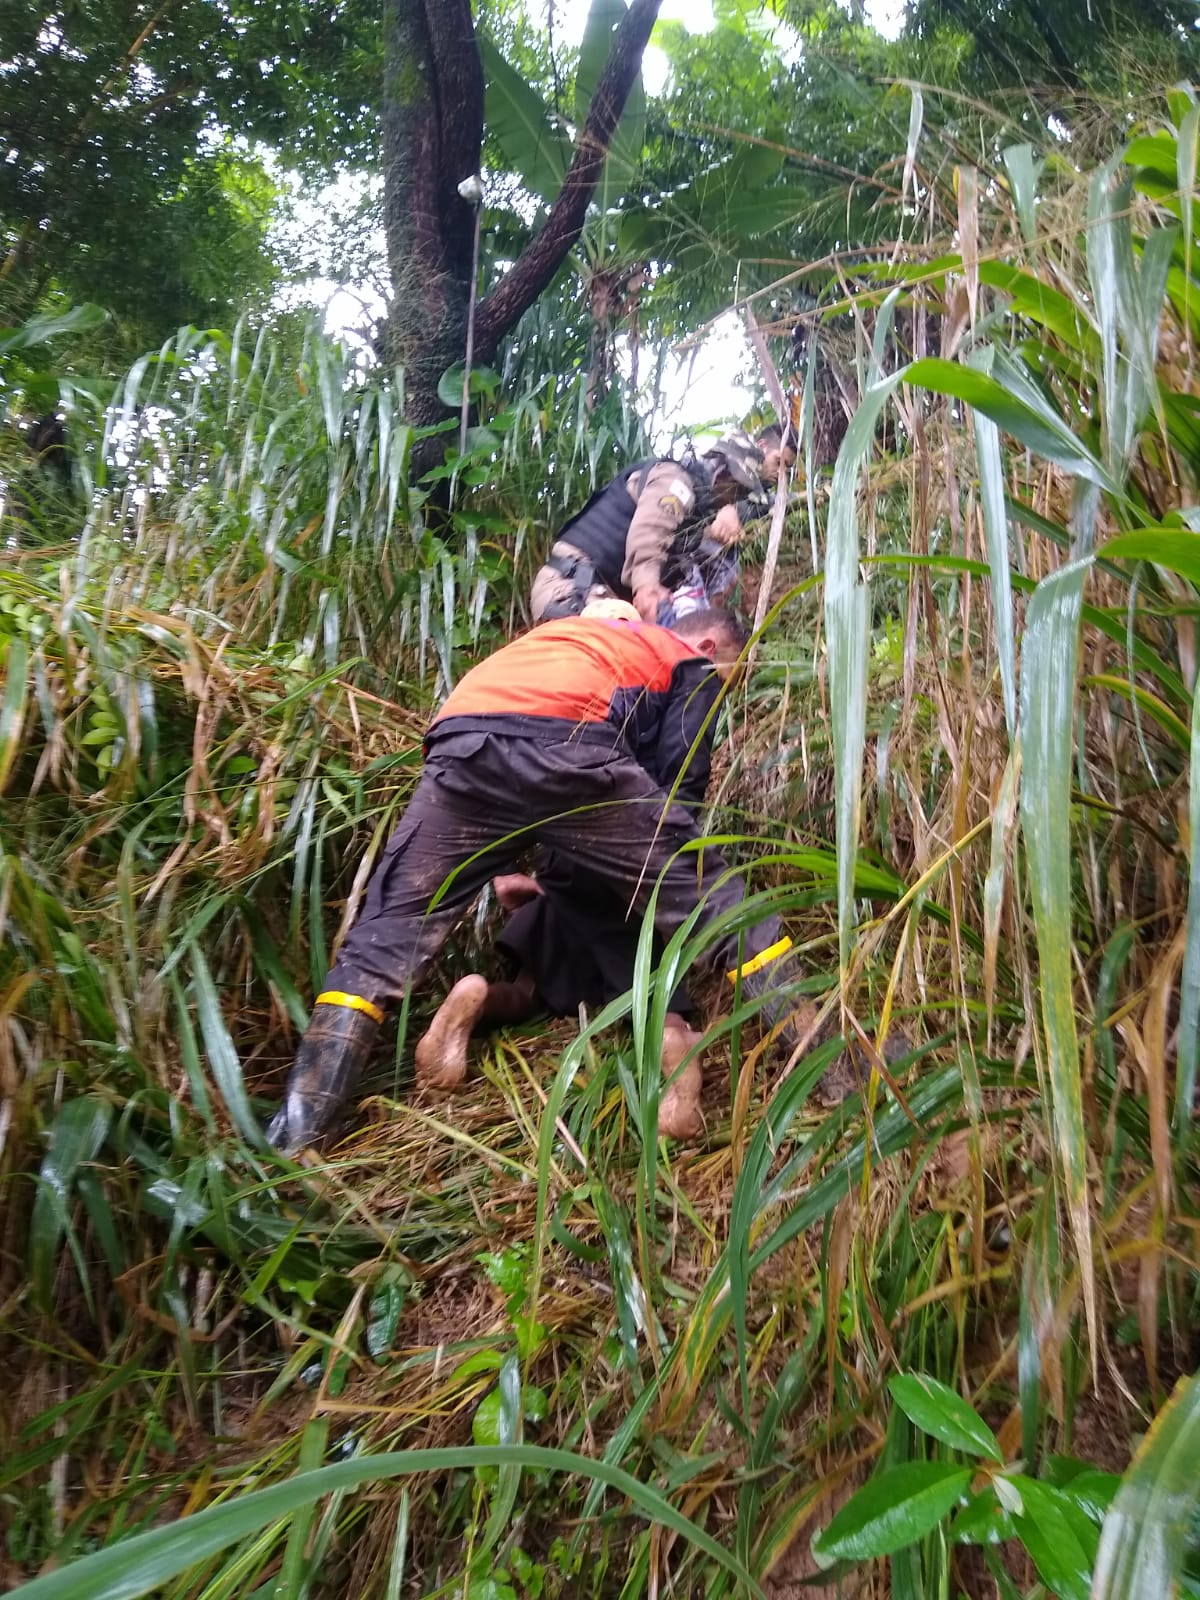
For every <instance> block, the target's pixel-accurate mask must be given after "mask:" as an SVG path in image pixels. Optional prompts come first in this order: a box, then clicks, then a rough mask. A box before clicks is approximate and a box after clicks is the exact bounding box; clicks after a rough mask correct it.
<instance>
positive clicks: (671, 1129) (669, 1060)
mask: <svg viewBox="0 0 1200 1600" xmlns="http://www.w3.org/2000/svg"><path fill="white" fill-rule="evenodd" d="M700 1038H701V1036H700V1034H698V1033H697V1032H696V1031H695V1030H694V1029H693V1028H689V1027H688V1025H687V1023H686V1022H685V1021H684V1019H683V1018H682V1017H680V1016H675V1015H674V1014H670V1013H669V1014H668V1016H667V1020H666V1026H665V1027H664V1028H663V1041H662V1076H663V1082H664V1083H665V1084H666V1085H667V1088H666V1089H665V1090H664V1091H663V1097H662V1099H661V1100H660V1101H659V1103H658V1132H659V1136H660V1137H661V1138H663V1139H696V1138H699V1136H700V1134H701V1133H702V1132H703V1129H704V1118H703V1115H702V1114H701V1111H700V1090H701V1087H702V1085H703V1081H704V1080H703V1074H702V1072H701V1069H700V1061H699V1059H698V1058H696V1057H693V1059H692V1060H691V1061H689V1062H688V1064H687V1066H686V1067H684V1068H683V1070H682V1071H680V1070H679V1067H680V1063H681V1062H682V1061H683V1059H684V1057H685V1056H686V1055H687V1054H688V1052H689V1051H690V1050H693V1049H694V1048H695V1047H696V1045H698V1044H699V1043H700Z"/></svg>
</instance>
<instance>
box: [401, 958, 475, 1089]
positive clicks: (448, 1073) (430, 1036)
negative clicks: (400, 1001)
mask: <svg viewBox="0 0 1200 1600" xmlns="http://www.w3.org/2000/svg"><path fill="white" fill-rule="evenodd" d="M487 998H488V982H487V979H486V978H483V977H481V976H480V975H479V973H477V972H471V973H468V974H467V976H466V977H465V978H460V979H459V980H458V982H457V983H456V984H455V985H454V987H453V989H451V991H450V993H449V994H448V995H447V996H446V998H445V999H444V1000H443V1001H442V1003H441V1005H440V1006H439V1007H438V1010H437V1014H436V1016H435V1017H434V1019H433V1021H432V1022H431V1023H430V1025H429V1028H428V1030H427V1032H426V1033H425V1034H424V1035H423V1036H422V1038H421V1040H420V1042H419V1043H418V1045H417V1050H416V1065H417V1084H418V1087H420V1088H422V1089H442V1090H446V1089H457V1088H458V1086H459V1084H460V1083H462V1081H463V1079H464V1078H465V1077H466V1075H467V1046H468V1045H469V1044H470V1042H471V1035H472V1033H473V1032H474V1031H475V1029H476V1028H477V1027H478V1025H479V1023H480V1020H481V1019H482V1017H483V1013H484V1009H485V1007H486V1006H487Z"/></svg>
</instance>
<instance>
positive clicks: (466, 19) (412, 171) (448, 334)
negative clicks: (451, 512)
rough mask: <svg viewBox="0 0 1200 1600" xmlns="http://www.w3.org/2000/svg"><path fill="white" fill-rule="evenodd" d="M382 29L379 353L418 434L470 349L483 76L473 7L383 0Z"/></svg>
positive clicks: (420, 456) (429, 447) (418, 459)
mask: <svg viewBox="0 0 1200 1600" xmlns="http://www.w3.org/2000/svg"><path fill="white" fill-rule="evenodd" d="M384 26H385V29H386V36H385V40H384V93H383V174H384V223H385V228H386V232H387V249H388V265H389V267H390V268H391V275H392V304H391V307H390V308H389V312H388V319H387V326H386V330H385V335H384V347H385V350H386V353H387V358H388V361H389V362H390V363H391V364H392V365H395V366H400V367H403V368H404V372H405V387H406V407H405V410H406V414H407V416H408V419H409V421H410V422H412V423H414V424H416V425H417V426H418V427H423V426H428V425H429V424H432V423H437V422H441V421H443V420H444V419H445V418H446V417H447V416H448V415H449V414H450V413H449V412H448V411H447V408H446V407H445V406H444V405H443V404H442V402H441V401H440V400H439V399H438V393H437V386H438V380H439V378H440V377H441V375H442V373H443V372H444V371H445V370H446V368H447V367H449V366H452V365H453V364H454V362H455V361H461V360H462V357H463V352H464V348H465V345H466V334H467V303H468V295H469V293H470V282H471V243H472V235H473V230H474V225H475V219H474V213H473V209H472V207H471V206H470V205H468V203H467V202H466V201H465V200H464V199H463V198H462V197H461V196H460V194H459V193H458V185H459V184H460V183H461V182H462V180H463V179H464V178H468V177H470V176H471V175H472V174H473V173H475V172H477V171H478V170H479V152H480V147H481V145H482V143H483V68H482V65H481V63H480V59H479V51H478V48H477V47H476V44H475V28H474V24H473V22H472V20H471V6H470V0H387V4H386V7H385V19H384ZM445 447H446V441H445V440H443V439H442V437H441V436H440V435H438V436H435V437H434V438H431V439H424V440H418V442H417V445H416V447H415V449H414V452H413V469H414V473H415V474H416V475H417V476H419V475H420V474H421V473H422V472H424V471H427V470H428V468H429V467H431V466H433V465H434V464H435V463H437V462H438V461H440V460H441V459H442V455H443V453H444V451H445Z"/></svg>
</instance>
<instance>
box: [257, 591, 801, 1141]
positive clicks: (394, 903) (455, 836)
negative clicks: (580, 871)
mask: <svg viewBox="0 0 1200 1600" xmlns="http://www.w3.org/2000/svg"><path fill="white" fill-rule="evenodd" d="M745 643H746V636H745V632H744V630H743V629H742V627H741V625H740V623H738V622H737V621H736V620H735V619H734V618H732V617H731V616H729V615H728V614H727V613H725V612H721V611H707V612H698V613H695V614H694V615H692V616H689V617H686V618H683V619H681V621H680V622H679V624H678V625H677V627H676V629H674V630H671V631H668V630H667V629H666V628H660V627H657V626H655V625H653V624H647V623H642V622H630V621H618V620H607V619H605V620H591V619H585V618H580V617H574V618H569V619H563V620H561V621H557V622H548V623H545V624H543V626H541V627H539V628H534V629H533V630H532V631H531V632H530V633H527V634H525V635H524V636H523V637H522V638H520V639H517V640H516V641H515V642H514V643H512V644H509V645H506V646H505V647H504V648H503V649H501V650H498V651H497V652H496V653H495V654H494V655H492V656H490V657H488V658H487V659H486V660H485V661H482V662H481V663H480V664H479V665H478V666H476V667H474V668H473V669H472V670H471V671H470V672H468V673H467V674H466V676H465V677H464V678H463V679H462V681H461V682H460V683H459V685H458V687H457V688H456V689H454V690H453V692H452V693H451V694H450V696H449V698H448V699H447V700H446V702H445V704H444V705H443V707H442V709H441V711H440V713H439V714H438V716H437V718H436V719H435V721H434V722H433V724H432V726H431V727H430V729H429V731H428V733H427V735H426V740H425V770H424V772H423V774H422V777H421V780H420V782H419V783H418V785H417V788H416V790H415V791H414V793H413V797H412V800H411V801H410V802H409V805H408V808H407V810H406V811H405V813H404V816H403V818H402V819H401V821H400V823H399V824H398V826H397V828H396V830H395V832H394V833H393V834H392V836H391V838H390V840H389V841H388V844H387V847H386V849H385V851H384V854H383V857H382V859H381V860H380V862H379V863H378V865H377V866H376V868H375V870H374V873H373V874H372V877H371V879H370V881H369V883H368V885H367V892H366V896H365V900H364V904H363V907H362V910H361V912H360V914H359V916H358V919H357V921H356V922H355V923H354V925H353V926H352V928H351V929H350V931H349V933H348V934H347V936H346V938H345V940H344V942H343V944H342V947H341V950H340V952H339V954H338V959H337V963H336V965H335V966H334V968H333V970H332V971H331V972H330V974H329V976H328V978H327V979H326V982H325V986H324V989H323V991H322V993H321V994H320V995H318V996H317V1001H316V1006H315V1009H314V1011H313V1016H312V1020H311V1022H310V1023H309V1026H308V1030H307V1032H306V1033H305V1036H304V1039H303V1041H302V1042H301V1046H300V1050H299V1052H298V1054H297V1057H296V1061H295V1063H294V1065H293V1067H292V1071H291V1075H290V1077H289V1079H288V1086H287V1091H286V1095H285V1099H284V1104H283V1106H282V1107H281V1109H280V1110H279V1112H278V1113H277V1115H276V1117H275V1118H274V1120H273V1121H272V1123H271V1125H270V1127H269V1128H268V1130H267V1136H268V1138H269V1139H270V1141H271V1142H272V1143H273V1144H274V1145H275V1146H276V1147H277V1148H279V1149H281V1150H284V1151H288V1152H294V1151H296V1150H299V1149H301V1148H302V1147H304V1146H305V1145H308V1144H311V1143H313V1142H314V1141H315V1140H319V1139H320V1138H322V1137H323V1136H324V1135H325V1134H326V1133H327V1132H328V1131H329V1130H330V1128H331V1127H332V1126H333V1125H334V1123H335V1122H336V1119H337V1115H338V1111H339V1109H340V1107H341V1105H342V1103H343V1101H344V1100H345V1099H346V1097H347V1096H348V1095H349V1094H350V1093H351V1092H352V1091H353V1089H354V1086H355V1084H356V1083H357V1081H358V1078H359V1075H360V1073H361V1070H362V1067H363V1065H364V1064H365V1061H366V1059H367V1057H368V1055H369V1053H370V1050H371V1047H372V1045H373V1043H374V1040H375V1036H376V1033H377V1031H378V1027H379V1024H380V1023H381V1022H382V1021H383V1019H384V1015H385V1012H386V1009H387V1008H388V1007H389V1006H394V1005H396V1004H398V1003H399V1002H400V1001H401V1000H402V999H403V997H404V995H405V992H406V990H407V989H408V988H409V986H410V985H411V984H413V983H415V982H417V981H419V979H420V977H421V975H422V973H423V972H424V971H425V969H426V968H427V967H428V965H429V963H430V962H431V961H432V959H433V957H434V956H435V955H436V954H437V952H438V950H439V949H440V948H441V945H442V944H443V942H444V941H445V939H446V937H447V936H448V934H449V932H450V930H451V928H452V927H453V925H454V923H455V922H456V921H457V920H458V918H459V917H460V916H461V915H462V913H463V912H464V911H465V910H466V908H467V907H468V906H469V905H470V903H471V901H472V900H473V899H474V898H475V896H476V895H477V894H478V893H479V891H480V890H481V889H482V888H483V886H484V884H485V883H486V882H487V881H488V879H489V878H491V877H493V876H494V875H495V874H496V873H503V872H506V871H511V870H512V868H514V867H515V866H516V865H517V864H518V863H519V861H520V858H521V857H522V855H524V853H525V852H526V851H527V850H528V849H529V848H530V846H532V845H535V844H536V845H538V846H543V847H547V848H549V849H551V850H553V851H554V852H555V853H556V854H557V855H558V856H559V857H561V858H562V859H563V860H565V861H566V862H568V863H576V864H578V865H580V866H581V867H584V868H586V870H587V872H588V873H589V874H591V876H592V877H593V878H595V879H598V880H600V881H601V882H602V883H604V884H605V885H606V886H607V887H608V888H609V889H611V890H612V891H613V892H614V893H615V894H617V895H619V896H621V897H622V898H623V899H624V901H625V902H626V904H628V905H629V906H630V907H632V908H633V910H634V911H636V912H639V913H640V912H642V911H644V910H645V908H646V907H647V905H648V904H649V901H650V897H651V895H652V893H653V892H654V890H655V887H656V885H657V888H658V892H657V898H656V900H655V913H654V921H655V927H656V929H657V931H658V933H659V935H660V936H661V937H662V938H664V939H667V938H669V937H670V936H671V934H672V933H674V932H675V931H676V929H678V928H679V927H680V925H681V924H682V923H683V922H684V920H685V919H686V918H687V917H688V916H689V915H690V913H691V912H693V911H694V910H695V909H696V906H697V904H698V903H699V902H700V901H701V900H703V903H704V912H705V921H706V922H715V921H716V920H717V919H718V918H720V917H721V916H722V914H723V913H726V912H728V911H730V910H731V909H732V908H733V907H734V906H736V904H737V903H738V902H739V901H740V900H741V898H742V892H743V891H742V886H741V883H740V882H739V880H738V879H737V878H736V877H734V876H729V875H726V874H725V870H724V863H723V862H722V861H721V860H720V858H719V857H717V856H716V853H715V852H709V853H708V855H707V857H706V867H708V866H711V868H712V869H713V870H711V872H709V871H706V873H705V876H706V878H708V879H709V880H710V881H709V882H708V884H707V885H706V887H705V888H704V890H703V891H701V890H700V889H699V888H698V883H697V877H698V875H697V862H696V857H695V853H694V848H692V849H689V847H694V846H695V844H696V842H697V840H698V838H699V833H698V830H697V828H696V826H695V824H694V822H693V819H692V816H691V814H690V812H689V809H688V807H689V805H691V806H695V805H697V804H698V803H699V802H700V801H701V800H702V798H703V795H704V790H705V787H706V785H707V782H708V772H709V760H710V753H711V748H712V739H713V733H714V730H715V721H716V718H715V714H714V708H715V705H716V700H717V697H718V694H719V692H720V687H721V683H722V680H723V679H725V678H727V677H728V676H729V675H730V674H731V673H732V672H734V671H735V670H736V668H737V663H738V660H739V657H740V655H741V652H742V650H743V649H744V647H745ZM677 777H678V778H679V785H678V789H677V790H676V792H675V795H674V796H673V797H671V796H669V793H668V791H669V790H670V789H671V787H672V786H673V785H674V784H675V782H676V778H677ZM739 938H740V941H741V946H740V948H741V956H740V958H741V962H742V969H741V970H742V972H743V973H745V974H747V976H746V977H745V978H744V987H745V989H746V991H747V992H748V993H751V994H753V993H756V992H757V993H761V992H763V990H764V989H766V988H767V987H768V980H769V978H770V976H771V973H772V970H774V976H775V978H777V977H778V975H779V968H778V958H779V957H780V956H781V955H783V953H784V951H785V950H786V947H787V943H788V941H786V940H781V939H780V937H779V926H778V923H777V921H776V920H775V919H773V918H771V919H768V920H767V921H765V922H763V923H761V924H759V925H758V926H757V927H755V928H753V929H750V930H746V931H744V932H743V933H742V934H741V935H740V936H739V935H738V934H724V935H718V936H717V937H715V938H714V940H713V943H712V945H711V947H710V949H709V952H708V957H707V959H708V961H709V962H710V963H711V964H712V965H714V966H717V965H721V966H723V967H724V968H725V969H728V968H731V967H734V966H736V964H737V962H738V960H739ZM764 956H765V957H767V960H766V961H765V962H764V961H763V960H762V959H761V958H762V957H764ZM784 1009H786V1007H785V1006H784V1005H783V1004H782V1003H779V1004H776V1005H774V1006H771V1007H767V1008H766V1010H767V1014H768V1015H772V1013H775V1014H778V1013H779V1012H780V1011H782V1010H784Z"/></svg>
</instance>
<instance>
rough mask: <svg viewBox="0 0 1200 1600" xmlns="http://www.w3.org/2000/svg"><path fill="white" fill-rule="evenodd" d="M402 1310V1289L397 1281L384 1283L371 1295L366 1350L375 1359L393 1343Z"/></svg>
mask: <svg viewBox="0 0 1200 1600" xmlns="http://www.w3.org/2000/svg"><path fill="white" fill-rule="evenodd" d="M403 1310H404V1290H403V1289H402V1288H401V1286H400V1285H399V1284H398V1283H385V1284H384V1285H383V1286H382V1288H380V1289H377V1290H376V1292H375V1293H374V1294H373V1295H372V1296H371V1304H370V1306H369V1307H368V1309H367V1350H368V1352H369V1353H370V1354H371V1355H372V1356H374V1358H375V1360H376V1361H379V1360H381V1359H382V1358H383V1357H384V1356H385V1355H386V1354H387V1353H388V1351H389V1350H390V1349H391V1348H392V1345H393V1344H394V1343H395V1339H396V1329H397V1328H398V1327H399V1326H400V1315H401V1313H402V1312H403Z"/></svg>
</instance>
